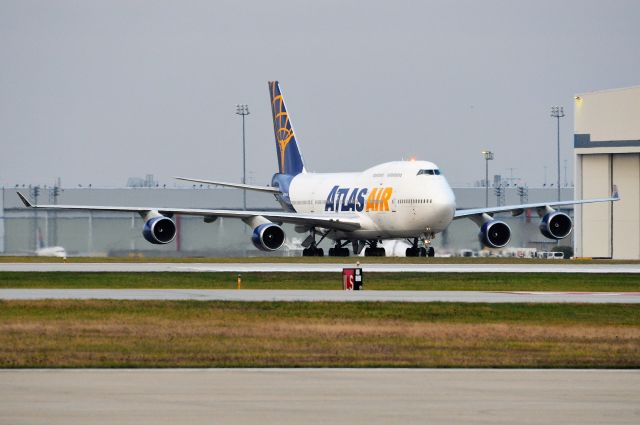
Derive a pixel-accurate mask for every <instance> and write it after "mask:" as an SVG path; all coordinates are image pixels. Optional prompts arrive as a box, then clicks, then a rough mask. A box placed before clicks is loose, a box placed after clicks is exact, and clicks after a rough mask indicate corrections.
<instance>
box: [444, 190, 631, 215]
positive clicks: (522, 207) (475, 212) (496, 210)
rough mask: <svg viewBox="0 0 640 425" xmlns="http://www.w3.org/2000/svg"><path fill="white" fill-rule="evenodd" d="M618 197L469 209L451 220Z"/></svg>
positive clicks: (608, 199)
mask: <svg viewBox="0 0 640 425" xmlns="http://www.w3.org/2000/svg"><path fill="white" fill-rule="evenodd" d="M619 199H620V197H618V196H615V195H614V196H613V197H611V198H595V199H580V200H573V201H560V202H541V203H535V204H521V205H507V206H504V207H490V208H470V209H463V210H456V213H455V215H454V216H453V219H454V220H455V219H458V218H465V217H473V216H478V215H482V214H488V215H493V214H496V213H502V212H510V213H511V214H512V215H514V216H516V215H520V214H522V213H523V212H524V210H528V209H539V208H541V209H544V208H547V207H549V208H551V207H561V206H563V205H577V204H592V203H595V202H608V201H617V200H619Z"/></svg>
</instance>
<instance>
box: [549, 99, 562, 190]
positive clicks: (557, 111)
mask: <svg viewBox="0 0 640 425" xmlns="http://www.w3.org/2000/svg"><path fill="white" fill-rule="evenodd" d="M551 116H552V117H554V118H555V119H556V120H557V121H558V181H557V188H558V201H559V200H560V118H562V117H564V108H563V107H562V106H552V107H551Z"/></svg>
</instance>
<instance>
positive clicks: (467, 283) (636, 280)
mask: <svg viewBox="0 0 640 425" xmlns="http://www.w3.org/2000/svg"><path fill="white" fill-rule="evenodd" d="M236 283H237V274H236V273H106V272H104V273H103V272H97V273H94V272H91V273H89V272H87V273H83V272H28V273H25V272H0V288H172V289H174V288H183V289H186V288H188V289H233V288H235V287H236ZM341 287H342V281H341V275H340V273H285V272H283V273H267V272H256V273H243V274H242V288H244V289H341ZM365 288H366V289H367V290H450V291H454V290H469V291H471V290H480V291H583V292H607V291H616V292H637V291H640V276H639V275H636V274H608V273H603V274H595V273H366V270H365Z"/></svg>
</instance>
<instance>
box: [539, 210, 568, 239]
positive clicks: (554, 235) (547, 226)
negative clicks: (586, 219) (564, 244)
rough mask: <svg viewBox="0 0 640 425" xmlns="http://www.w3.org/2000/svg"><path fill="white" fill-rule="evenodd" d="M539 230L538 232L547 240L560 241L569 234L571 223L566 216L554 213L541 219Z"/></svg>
mask: <svg viewBox="0 0 640 425" xmlns="http://www.w3.org/2000/svg"><path fill="white" fill-rule="evenodd" d="M539 228H540V232H541V233H542V234H543V235H544V236H545V237H547V238H549V239H562V238H566V237H567V236H569V234H570V233H571V230H572V229H573V222H572V221H571V217H569V216H568V215H567V214H565V213H561V212H558V211H554V212H549V213H547V214H545V215H544V217H542V221H541V222H540V226H539Z"/></svg>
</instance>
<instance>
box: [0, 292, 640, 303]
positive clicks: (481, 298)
mask: <svg viewBox="0 0 640 425" xmlns="http://www.w3.org/2000/svg"><path fill="white" fill-rule="evenodd" d="M0 299H4V300H42V299H75V300H89V299H105V300H178V301H179V300H195V301H216V300H217V301H248V302H258V301H285V302H295V301H308V302H315V301H327V302H362V301H371V302H385V301H386V302H389V301H395V302H465V303H597V304H610V303H617V304H622V303H624V304H638V303H640V293H637V292H621V293H615V292H611V293H606V292H484V291H332V290H284V289H282V290H275V289H274V290H269V289H264V290H253V289H241V290H233V289H0Z"/></svg>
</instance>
